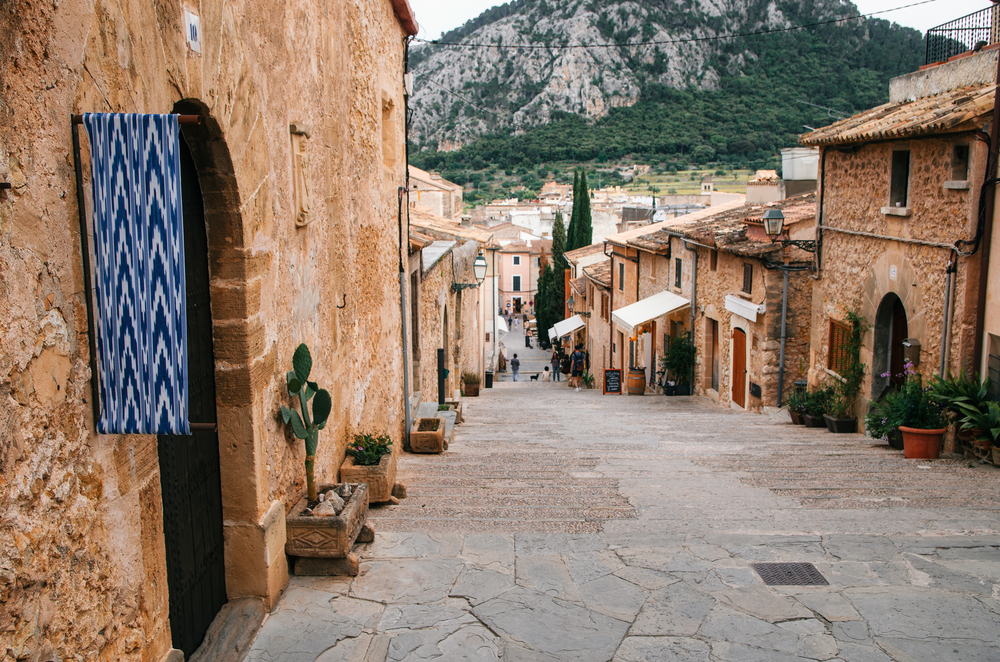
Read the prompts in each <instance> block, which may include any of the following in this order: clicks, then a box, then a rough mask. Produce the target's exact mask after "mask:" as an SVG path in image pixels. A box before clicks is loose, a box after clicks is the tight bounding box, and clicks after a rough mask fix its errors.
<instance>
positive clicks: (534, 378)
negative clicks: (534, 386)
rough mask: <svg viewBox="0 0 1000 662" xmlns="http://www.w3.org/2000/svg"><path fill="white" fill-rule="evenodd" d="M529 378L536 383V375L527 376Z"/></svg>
mask: <svg viewBox="0 0 1000 662" xmlns="http://www.w3.org/2000/svg"><path fill="white" fill-rule="evenodd" d="M529 377H530V379H531V381H533V382H537V381H538V375H537V374H535V375H529Z"/></svg>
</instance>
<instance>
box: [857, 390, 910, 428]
mask: <svg viewBox="0 0 1000 662" xmlns="http://www.w3.org/2000/svg"><path fill="white" fill-rule="evenodd" d="M903 399H904V395H903V392H902V391H900V390H898V389H897V390H893V391H890V392H889V393H887V394H886V396H885V397H884V398H883V399H882V400H881V401H879V402H873V403H872V407H871V409H870V410H869V411H868V415H867V416H865V432H867V433H868V436H870V437H872V438H873V439H882V440H886V439H888V438H889V437H890V436H891V435H894V434H898V430H899V426H900V425H903Z"/></svg>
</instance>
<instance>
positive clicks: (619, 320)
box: [611, 291, 691, 331]
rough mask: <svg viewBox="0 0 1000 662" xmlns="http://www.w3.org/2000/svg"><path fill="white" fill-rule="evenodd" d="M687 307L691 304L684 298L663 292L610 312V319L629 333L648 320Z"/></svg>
mask: <svg viewBox="0 0 1000 662" xmlns="http://www.w3.org/2000/svg"><path fill="white" fill-rule="evenodd" d="M689 305H691V302H690V301H689V300H687V299H685V298H684V297H682V296H677V295H676V294H674V293H673V292H666V291H664V292H660V293H659V294H654V295H653V296H651V297H646V298H645V299H643V300H642V301H637V302H636V303H633V304H631V305H628V306H625V307H624V308H619V309H618V310H615V311H612V312H611V318H612V319H613V320H614V321H615V324H617V325H618V326H620V327H622V328H624V329H625V330H626V331H631V330H632V329H634V328H635V327H637V326H639V325H640V324H645V323H646V322H648V321H649V320H654V319H656V318H657V317H660V316H661V315H666V314H668V313H672V312H674V311H675V310H680V309H681V308H684V307H685V306H689Z"/></svg>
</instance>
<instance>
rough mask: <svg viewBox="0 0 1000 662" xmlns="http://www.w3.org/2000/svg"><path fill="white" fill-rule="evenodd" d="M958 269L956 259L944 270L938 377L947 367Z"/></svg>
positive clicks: (942, 375) (942, 374)
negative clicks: (942, 316)
mask: <svg viewBox="0 0 1000 662" xmlns="http://www.w3.org/2000/svg"><path fill="white" fill-rule="evenodd" d="M957 271H958V264H957V263H956V260H950V261H949V262H948V268H947V269H946V270H945V274H947V275H946V276H945V284H944V321H943V324H942V329H941V365H940V366H939V367H938V377H941V378H942V379H943V378H944V375H945V372H946V371H947V369H948V350H949V349H950V348H951V317H952V312H953V310H954V308H955V306H954V303H953V301H952V299H953V298H954V293H955V292H954V283H955V272H957Z"/></svg>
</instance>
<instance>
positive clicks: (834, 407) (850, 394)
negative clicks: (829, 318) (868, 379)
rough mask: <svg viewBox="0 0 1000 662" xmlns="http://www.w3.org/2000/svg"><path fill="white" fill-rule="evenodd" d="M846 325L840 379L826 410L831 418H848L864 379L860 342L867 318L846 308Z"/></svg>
mask: <svg viewBox="0 0 1000 662" xmlns="http://www.w3.org/2000/svg"><path fill="white" fill-rule="evenodd" d="M846 317H847V325H848V326H849V327H850V329H851V332H850V333H849V334H848V335H847V343H846V346H845V347H844V353H845V361H844V365H843V366H842V367H841V368H840V380H838V382H837V384H836V386H835V387H834V389H835V390H834V394H833V396H832V397H831V398H830V400H829V402H828V407H829V409H828V411H827V413H829V414H830V416H832V417H833V418H848V417H849V416H850V414H851V410H852V409H853V408H854V400H855V398H857V397H858V392H859V391H861V384H862V383H864V381H865V364H864V363H862V362H861V344H862V342H863V341H864V337H865V333H867V332H868V320H866V319H865V318H863V317H861V315H859V314H858V313H857V312H855V311H853V310H848V311H847V314H846Z"/></svg>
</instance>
